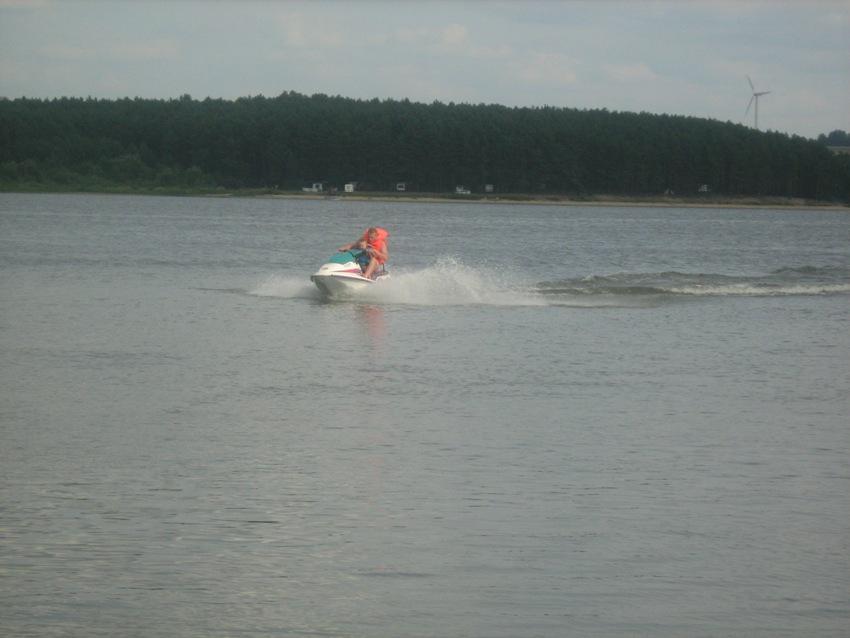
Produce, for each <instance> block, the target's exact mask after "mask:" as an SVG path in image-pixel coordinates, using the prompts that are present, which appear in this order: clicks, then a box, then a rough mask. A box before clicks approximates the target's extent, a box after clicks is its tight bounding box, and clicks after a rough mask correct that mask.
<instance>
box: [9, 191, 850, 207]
mask: <svg viewBox="0 0 850 638" xmlns="http://www.w3.org/2000/svg"><path fill="white" fill-rule="evenodd" d="M0 193H20V194H46V195H141V196H152V197H213V198H240V197H244V198H250V199H295V200H298V199H305V200H333V201H346V200H348V201H358V202H403V203H417V202H419V203H429V204H528V205H534V206H590V207H600V208H604V207H608V208H612V207H625V206H628V207H636V208H744V209H748V208H751V209H788V210H806V209H809V210H835V211H845V212H850V203H848V204H842V203H836V202H825V201H818V200H807V199H799V198H786V197H758V196H745V197H740V198H737V197H723V196H716V197H711V196H706V197H675V196H658V197H651V196H634V197H628V196H624V195H588V196H585V197H575V196H569V195H533V194H522V193H507V194H503V195H484V194H480V195H478V194H472V195H453V194H441V193H390V192H378V191H364V192H359V193H338V192H337V193H303V192H297V191H275V190H268V189H234V190H223V189H215V190H205V189H198V190H197V191H195V190H190V189H168V188H163V189H158V188H152V189H121V188H116V189H114V190H112V189H104V190H68V191H64V190H52V189H46V190H29V189H20V190H17V189H9V190H0Z"/></svg>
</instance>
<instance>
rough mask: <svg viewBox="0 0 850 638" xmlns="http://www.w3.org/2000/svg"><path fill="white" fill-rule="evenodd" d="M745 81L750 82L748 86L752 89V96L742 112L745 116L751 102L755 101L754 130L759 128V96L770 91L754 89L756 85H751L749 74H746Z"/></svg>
mask: <svg viewBox="0 0 850 638" xmlns="http://www.w3.org/2000/svg"><path fill="white" fill-rule="evenodd" d="M747 82H749V83H750V88H751V89H752V90H753V97H751V98H750V103H749V104H747V110H746V111H745V112H744V117H747V114H748V113H749V112H750V107H751V106H752V105H753V102H755V103H756V130H759V98H760V97H761V96H762V95H767V94H768V93H770V91H756V87H754V86H753V81H752V80H751V79H750V76H749V75H748V76H747Z"/></svg>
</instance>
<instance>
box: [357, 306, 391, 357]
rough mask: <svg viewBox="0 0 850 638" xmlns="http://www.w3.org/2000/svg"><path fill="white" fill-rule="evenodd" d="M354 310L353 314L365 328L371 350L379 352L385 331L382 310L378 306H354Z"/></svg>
mask: <svg viewBox="0 0 850 638" xmlns="http://www.w3.org/2000/svg"><path fill="white" fill-rule="evenodd" d="M356 308H357V310H356V313H355V314H356V315H357V317H358V320H359V321H360V324H361V325H362V326H364V327H365V329H366V334H367V335H368V336H369V339H370V341H371V344H372V348H374V349H376V350H379V349H380V348H381V347H382V346H383V344H384V337H385V336H386V331H387V327H386V323H385V320H384V309H383V308H381V307H380V306H372V305H362V306H356Z"/></svg>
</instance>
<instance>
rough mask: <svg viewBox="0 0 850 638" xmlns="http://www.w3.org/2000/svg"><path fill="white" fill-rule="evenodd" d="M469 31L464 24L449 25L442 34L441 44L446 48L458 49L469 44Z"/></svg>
mask: <svg viewBox="0 0 850 638" xmlns="http://www.w3.org/2000/svg"><path fill="white" fill-rule="evenodd" d="M468 36H469V31H468V30H467V28H466V27H465V26H463V25H462V24H449V25H446V26H445V27H443V29H442V31H441V33H440V44H442V45H443V46H444V47H450V48H456V47H460V46H462V45H464V44H466V42H467V38H468Z"/></svg>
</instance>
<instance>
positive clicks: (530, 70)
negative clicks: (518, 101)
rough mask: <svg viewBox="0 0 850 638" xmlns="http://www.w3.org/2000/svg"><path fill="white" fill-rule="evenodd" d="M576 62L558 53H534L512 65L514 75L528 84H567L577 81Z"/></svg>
mask: <svg viewBox="0 0 850 638" xmlns="http://www.w3.org/2000/svg"><path fill="white" fill-rule="evenodd" d="M577 66H578V62H577V61H576V60H575V59H573V58H570V57H568V56H565V55H562V54H560V53H536V54H533V55H532V57H531V59H530V60H528V61H526V62H523V63H518V64H515V65H514V75H515V76H516V77H517V78H518V79H520V80H523V81H525V82H528V83H530V84H547V85H569V84H575V83H576V82H577V81H578V73H577V72H576V67H577Z"/></svg>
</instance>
